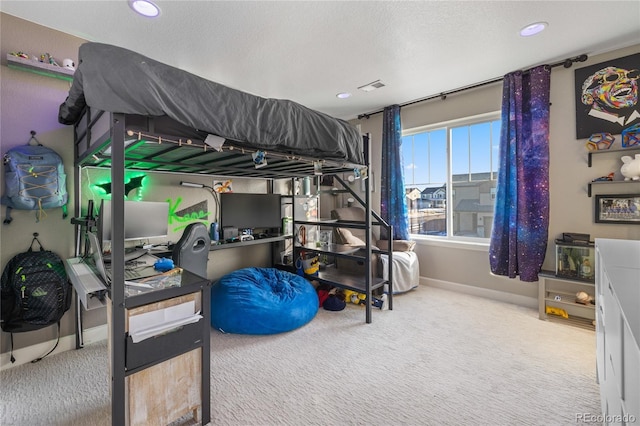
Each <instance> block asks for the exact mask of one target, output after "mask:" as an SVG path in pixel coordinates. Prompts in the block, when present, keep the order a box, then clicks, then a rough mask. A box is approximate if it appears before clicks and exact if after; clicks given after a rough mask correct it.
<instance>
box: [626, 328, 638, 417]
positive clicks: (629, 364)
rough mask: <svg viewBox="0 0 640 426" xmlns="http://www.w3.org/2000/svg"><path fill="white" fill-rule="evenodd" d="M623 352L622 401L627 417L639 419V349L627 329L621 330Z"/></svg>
mask: <svg viewBox="0 0 640 426" xmlns="http://www.w3.org/2000/svg"><path fill="white" fill-rule="evenodd" d="M622 337H623V339H624V343H623V345H622V346H623V347H624V352H623V356H622V373H623V377H622V380H623V384H622V399H623V400H624V406H625V408H626V413H627V414H628V415H633V416H635V418H636V419H640V347H639V346H638V343H637V342H636V341H635V340H634V338H633V335H632V334H631V330H630V329H629V327H627V326H625V327H624V329H623V330H622Z"/></svg>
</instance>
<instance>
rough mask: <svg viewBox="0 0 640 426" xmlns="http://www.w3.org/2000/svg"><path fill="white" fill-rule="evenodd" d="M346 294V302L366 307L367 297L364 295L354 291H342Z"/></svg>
mask: <svg viewBox="0 0 640 426" xmlns="http://www.w3.org/2000/svg"><path fill="white" fill-rule="evenodd" d="M342 291H343V293H344V300H345V302H350V303H353V304H354V305H364V303H365V299H366V298H367V296H366V295H365V294H362V293H358V292H355V291H352V290H342Z"/></svg>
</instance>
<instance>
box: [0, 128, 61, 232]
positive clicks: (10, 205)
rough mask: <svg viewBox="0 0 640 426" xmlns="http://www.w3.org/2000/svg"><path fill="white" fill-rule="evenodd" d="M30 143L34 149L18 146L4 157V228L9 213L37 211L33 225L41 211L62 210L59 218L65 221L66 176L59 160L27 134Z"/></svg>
mask: <svg viewBox="0 0 640 426" xmlns="http://www.w3.org/2000/svg"><path fill="white" fill-rule="evenodd" d="M31 141H36V142H37V143H38V144H37V145H31V144H30V143H28V144H27V145H20V146H17V147H15V148H11V149H10V150H9V151H7V153H6V154H5V155H4V166H5V173H4V181H5V194H4V195H3V196H2V199H1V202H2V204H4V205H6V206H7V214H6V217H5V220H4V223H5V224H9V223H11V221H12V220H13V219H12V218H11V209H19V210H37V212H36V221H39V220H40V219H41V218H42V217H43V215H44V209H52V208H56V207H62V218H63V219H64V218H66V217H67V199H68V197H69V195H68V193H67V186H66V182H67V176H66V174H65V172H64V165H63V163H62V158H61V157H60V156H59V155H58V154H57V153H56V152H55V151H54V150H52V149H50V148H47V147H45V146H42V145H41V144H40V143H39V142H38V140H37V139H36V138H35V132H33V131H32V132H31V140H30V141H29V142H31Z"/></svg>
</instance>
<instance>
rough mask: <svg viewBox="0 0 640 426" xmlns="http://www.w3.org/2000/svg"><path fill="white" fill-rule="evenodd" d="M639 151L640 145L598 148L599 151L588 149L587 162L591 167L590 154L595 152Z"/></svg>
mask: <svg viewBox="0 0 640 426" xmlns="http://www.w3.org/2000/svg"><path fill="white" fill-rule="evenodd" d="M633 151H635V152H640V146H631V147H627V148H618V149H603V150H599V151H589V153H588V154H587V164H588V165H589V167H591V164H592V158H591V157H592V156H593V155H596V154H608V153H614V152H617V153H622V152H633Z"/></svg>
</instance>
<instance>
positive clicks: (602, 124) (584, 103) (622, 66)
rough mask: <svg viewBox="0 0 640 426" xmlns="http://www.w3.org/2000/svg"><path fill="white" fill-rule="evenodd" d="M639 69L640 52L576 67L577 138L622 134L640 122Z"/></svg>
mask: <svg viewBox="0 0 640 426" xmlns="http://www.w3.org/2000/svg"><path fill="white" fill-rule="evenodd" d="M639 72H640V53H636V54H633V55H629V56H624V57H621V58H617V59H613V60H610V61H607V62H602V63H599V64H596V65H591V66H588V67H584V68H578V69H576V71H575V103H576V138H577V139H585V138H588V137H590V136H591V135H593V134H596V133H609V134H611V135H619V134H621V133H622V131H623V130H625V129H629V128H630V127H631V126H634V125H637V124H639V123H640V104H639V103H638V96H639V93H638V84H639V83H640V82H639V81H638V76H639ZM616 148H620V146H616Z"/></svg>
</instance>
